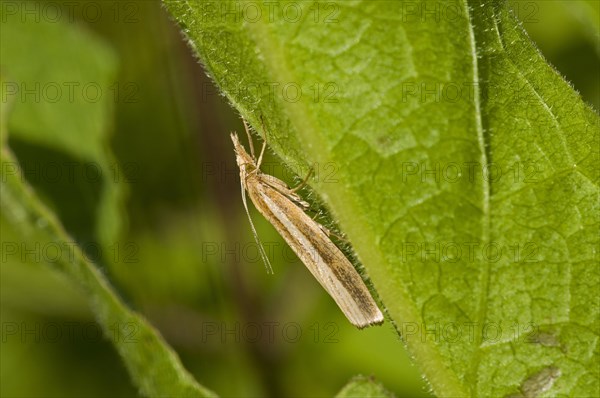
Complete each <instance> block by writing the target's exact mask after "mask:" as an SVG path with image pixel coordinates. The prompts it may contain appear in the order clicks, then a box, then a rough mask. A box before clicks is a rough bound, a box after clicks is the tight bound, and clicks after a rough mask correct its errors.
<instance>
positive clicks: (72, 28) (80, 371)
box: [0, 1, 600, 397]
mask: <svg viewBox="0 0 600 398" xmlns="http://www.w3.org/2000/svg"><path fill="white" fill-rule="evenodd" d="M10 3H12V4H16V5H17V6H18V7H20V10H23V9H27V10H33V11H31V12H32V14H31V15H33V16H34V17H33V18H35V15H36V14H35V13H36V12H37V13H38V14H39V15H41V16H42V20H43V19H44V14H43V12H44V9H46V11H45V12H47V13H51V12H54V11H53V9H52V8H45V7H46V6H47V5H48V4H50V3H51V7H61V10H62V11H61V12H62V14H61V15H62V17H61V18H60V21H59V22H57V23H60V24H61V25H64V28H65V29H64V32H69V33H68V34H69V35H71V34H72V35H75V36H77V37H85V38H86V39H85V40H82V45H84V46H85V43H86V40H90V42H93V43H94V45H95V46H97V47H98V48H102V49H103V50H102V51H104V52H105V53H106V54H104V55H103V57H104V59H105V60H109V61H107V62H105V63H106V64H107V65H109V66H110V65H112V66H111V67H113V68H114V70H115V71H116V74H115V75H114V76H112V77H111V79H110V101H108V106H107V111H106V113H105V114H101V115H97V117H98V120H96V119H87V118H84V119H85V120H84V121H85V122H87V123H90V124H94V125H96V124H100V125H101V130H102V131H107V132H108V135H107V140H106V141H105V142H104V141H103V144H102V145H104V148H103V149H104V150H105V151H104V152H103V153H105V155H102V156H104V157H102V156H100V155H98V154H90V155H89V157H87V158H86V159H94V162H98V163H99V164H100V163H102V164H103V165H104V166H103V167H105V169H103V170H104V171H105V173H104V174H103V176H104V177H105V178H104V179H103V180H101V181H100V182H98V181H96V180H93V179H91V178H79V179H77V178H76V179H75V180H74V181H71V180H69V181H66V182H65V181H63V180H64V179H63V180H61V181H62V182H63V183H62V184H60V183H56V181H54V180H52V179H49V178H47V176H45V174H44V172H43V170H44V169H45V168H50V167H52V166H53V165H56V164H67V163H68V162H76V163H77V162H81V161H82V160H81V159H78V158H77V156H76V155H74V153H75V154H76V153H77V148H75V149H74V150H72V151H68V150H61V148H65V147H68V145H64V146H60V145H59V146H56V145H53V143H51V142H49V143H44V140H43V139H41V138H40V137H33V135H32V133H31V132H29V131H28V130H27V123H28V120H29V119H35V118H34V117H32V116H31V115H30V114H28V113H27V112H26V111H27V109H38V108H39V107H41V106H43V104H40V101H36V100H35V98H34V97H25V100H23V101H16V103H15V104H14V106H13V110H14V113H11V115H10V118H9V120H8V125H9V133H10V137H9V142H8V145H9V146H10V147H11V148H12V150H13V151H14V153H15V154H16V155H17V157H18V159H19V161H20V162H21V163H22V164H30V165H32V166H31V167H30V173H29V174H28V175H27V176H26V177H27V180H28V181H29V182H30V183H31V184H32V186H33V187H34V188H35V189H36V192H38V193H39V194H40V196H42V197H43V198H44V200H45V202H46V203H47V204H48V206H50V207H51V208H53V209H54V210H55V211H56V213H57V214H59V216H60V217H61V220H63V223H64V225H65V227H66V228H67V230H68V231H69V233H70V234H71V235H72V236H73V237H74V239H75V240H76V241H77V242H79V243H83V244H84V248H87V249H88V250H87V251H88V254H89V255H90V256H91V257H92V258H94V259H95V260H96V262H97V263H98V264H99V267H100V268H101V270H102V271H103V273H105V274H106V275H107V277H108V278H109V279H110V281H111V282H112V284H113V285H114V286H115V287H116V288H117V289H118V291H119V293H120V295H121V296H122V297H123V298H124V300H126V302H127V303H128V304H129V305H130V306H131V307H132V308H134V309H136V310H137V311H139V312H141V313H143V314H144V315H145V316H146V317H147V318H148V319H149V320H150V322H151V323H152V324H153V325H155V326H156V327H157V328H158V329H159V330H160V332H161V333H162V335H163V336H164V337H165V339H166V340H167V341H168V342H169V344H170V345H171V346H172V347H173V348H174V349H175V350H176V351H177V352H178V354H179V355H180V357H181V359H182V361H183V363H184V365H185V366H186V368H187V369H188V370H189V371H190V372H191V373H192V374H193V375H194V376H195V377H196V378H197V380H199V382H200V383H201V384H203V385H204V386H206V387H208V388H210V389H212V390H213V391H215V392H217V393H218V394H220V395H221V396H266V395H268V396H303V397H311V396H315V397H316V396H332V395H334V394H335V393H337V392H338V391H339V390H340V389H341V388H342V387H343V386H344V384H345V383H346V382H347V381H348V380H349V379H350V378H351V377H352V376H354V375H356V374H364V375H372V376H374V377H375V378H376V379H377V380H378V381H380V382H382V383H383V385H384V386H386V387H387V388H388V389H390V390H391V391H393V392H394V393H395V394H396V395H397V396H399V397H426V396H430V394H429V393H428V390H427V387H426V384H425V382H424V381H422V380H421V377H420V375H419V373H418V371H417V369H415V368H414V367H413V366H412V365H411V364H410V360H409V358H408V357H407V354H406V353H405V351H404V349H403V345H402V344H401V343H400V342H399V338H398V336H397V335H396V333H395V332H394V330H393V329H392V327H391V325H389V323H386V324H385V325H384V326H382V327H374V328H370V329H367V330H363V331H358V330H355V329H354V328H353V327H352V326H351V325H350V324H349V323H348V322H347V321H346V320H345V318H344V317H343V315H342V314H341V312H340V311H339V310H338V309H337V307H336V306H335V304H334V303H333V301H332V300H331V299H330V298H329V297H328V296H327V294H326V293H325V292H324V291H323V289H321V288H320V286H319V285H318V284H317V282H316V281H315V280H314V279H313V278H312V277H311V276H310V274H309V273H308V271H307V270H306V269H305V268H304V266H303V265H302V264H301V263H300V262H299V261H298V260H297V259H296V258H295V256H293V254H292V253H291V251H290V250H289V249H288V248H287V247H286V246H285V244H284V243H283V241H282V240H281V239H280V238H279V237H278V235H277V234H276V233H275V231H274V230H273V229H272V227H270V226H269V225H268V223H267V222H266V221H265V220H264V219H263V218H262V217H260V216H258V214H257V213H256V212H255V211H253V216H254V222H255V224H256V226H257V229H258V230H259V235H260V236H261V238H262V240H263V241H264V242H265V243H266V246H267V248H268V249H270V250H271V251H272V263H273V264H274V268H275V275H274V276H271V275H267V273H266V272H265V269H264V266H263V264H262V262H261V261H260V258H259V256H258V253H257V251H256V246H255V244H254V240H253V237H252V235H251V233H250V226H249V225H248V221H247V219H246V216H245V214H244V212H243V207H242V203H241V198H240V187H239V181H238V176H237V168H236V165H235V160H234V156H233V151H232V148H231V143H230V139H229V132H230V131H238V132H242V131H243V127H242V125H241V122H240V120H239V117H238V115H237V113H236V112H235V110H233V109H232V108H231V107H230V106H229V105H228V103H227V100H226V99H225V98H224V97H223V96H221V95H220V94H219V93H218V90H217V89H216V88H215V87H214V85H213V84H212V82H211V81H210V79H209V78H208V77H207V76H206V75H205V73H204V71H203V69H202V66H201V64H200V63H199V62H198V60H196V59H195V58H194V55H193V51H192V50H191V49H190V47H188V45H187V44H186V42H185V41H184V39H183V36H182V35H181V34H180V32H179V31H178V28H177V26H175V24H174V23H173V22H172V21H171V19H170V17H169V16H168V15H167V13H166V12H165V10H164V9H163V8H162V7H161V4H160V3H159V2H158V1H131V2H130V1H127V2H112V1H103V2H80V1H76V2H73V1H65V2H62V3H61V2H47V3H32V2H28V3H15V2H3V3H2V13H3V14H2V32H0V33H1V36H2V46H3V47H4V48H3V52H2V59H0V63H1V65H2V74H3V78H6V76H4V75H7V76H8V79H9V80H10V78H11V77H14V75H15V74H18V73H20V71H21V70H27V69H28V68H31V69H35V67H36V65H38V67H39V68H41V69H43V68H45V67H47V68H50V67H55V68H69V67H72V65H71V64H70V62H69V61H70V60H69V59H66V60H62V62H63V63H64V65H63V64H61V63H59V62H57V61H56V60H54V59H53V56H54V55H55V54H56V52H57V51H61V50H60V47H61V43H62V41H61V40H62V39H61V37H60V36H58V37H50V36H48V35H45V36H44V35H37V36H36V35H35V34H30V33H31V32H19V31H18V30H16V31H15V29H13V28H11V29H12V30H11V29H9V28H8V24H7V23H6V21H7V18H10V17H11V16H10V15H9V14H10V13H12V12H13V9H12V8H7V7H6V4H10ZM512 3H513V5H514V9H515V13H516V14H517V16H518V17H520V19H521V20H522V21H523V23H524V26H525V28H526V29H527V31H528V32H529V34H530V35H531V38H532V39H533V40H534V41H535V42H536V43H537V44H538V46H539V47H540V50H541V51H542V53H543V54H544V55H545V56H546V58H547V59H548V61H549V62H550V63H551V64H553V65H554V66H555V67H556V68H557V69H558V70H559V71H560V73H561V74H563V75H564V76H565V77H566V78H567V80H569V81H571V82H572V84H573V85H574V87H575V88H576V89H577V90H578V91H579V92H580V93H581V94H582V96H583V97H584V99H585V100H586V101H587V102H588V103H590V104H592V105H593V106H594V108H595V109H598V108H599V106H600V76H599V75H600V74H599V72H598V71H599V70H600V61H599V58H600V42H599V37H598V31H599V26H600V20H599V18H600V17H599V16H600V13H599V9H600V7H599V4H600V3H599V2H596V1H594V2H591V1H589V2H585V1H569V2H559V1H540V2H531V1H527V2H525V1H515V2H512ZM24 4H27V5H24ZM26 7H30V8H26ZM36 7H37V8H36ZM36 10H37V11H36ZM98 10H99V12H98ZM31 15H30V17H31ZM53 15H56V14H47V15H45V17H46V19H49V18H50V19H51V17H52V16H53ZM18 26H19V27H20V28H23V27H24V26H27V25H25V24H22V25H18ZM40 36H42V37H44V40H41V41H39V42H36V41H34V40H33V39H35V38H36V37H40ZM32 38H33V39H32ZM52 40H54V42H52ZM72 40H77V39H72ZM8 47H10V49H7V50H5V49H6V48H8ZM94 48H95V47H94ZM74 51H75V52H76V53H77V52H78V51H83V50H82V49H81V50H80V49H74ZM96 53H97V52H96ZM9 56H10V57H11V58H10V59H9V58H8V57H9ZM98 56H100V55H98ZM15 65H17V66H19V72H17V71H16V70H15ZM41 69H40V70H41ZM82 73H83V75H85V74H84V73H85V71H82ZM83 75H82V76H83ZM108 75H109V76H110V73H108ZM16 80H18V79H16ZM21 88H22V87H21ZM3 89H4V87H3ZM19 98H23V97H19ZM28 98H30V99H31V98H33V99H31V101H30V100H29V99H28ZM3 101H5V95H4V94H3ZM41 102H43V101H41ZM36 107H37V108H36ZM20 112H22V113H20ZM79 116H80V115H79ZM40 117H42V116H40ZM77 117H78V115H75V114H74V115H73V118H77ZM13 118H14V119H15V121H13ZM19 118H21V119H19ZM19 120H21V121H19ZM34 122H35V120H34ZM34 122H32V123H34ZM99 128H100V127H99ZM61 129H63V128H62V126H60V125H59V127H58V130H61ZM64 134H66V133H64ZM46 136H47V135H46ZM32 137H33V138H32ZM57 148H58V149H57ZM81 151H82V152H83V151H84V149H83V148H81ZM106 154H108V155H106ZM100 158H102V160H99V159H100ZM265 162H266V166H267V167H268V170H267V171H268V172H270V173H272V174H275V175H279V176H280V177H282V178H283V179H285V180H287V181H288V182H290V183H293V178H291V173H289V172H285V170H284V168H283V167H282V166H280V165H279V163H278V162H277V159H275V158H274V157H273V156H271V155H270V154H269V155H268V156H267V159H266V160H265ZM36 167H37V169H36ZM3 172H4V170H3ZM44 176H45V177H46V178H44ZM107 176H109V177H108V178H106V177H107ZM0 221H1V232H2V244H3V246H2V250H3V254H2V264H1V268H0V272H1V273H0V277H1V279H0V298H1V307H0V310H1V311H0V317H1V324H2V341H1V345H0V348H1V351H0V354H1V357H0V380H1V382H0V386H1V387H0V395H2V396H3V397H47V396H53V397H71V396H72V397H75V396H77V397H104V396H113V397H119V396H121V397H125V396H135V395H136V391H135V389H134V387H133V386H132V384H131V382H130V381H129V378H128V376H127V373H126V370H125V368H124V366H123V365H122V364H121V361H120V359H119V357H118V356H117V354H116V352H115V350H114V348H113V347H112V346H111V345H110V344H109V343H108V342H107V341H106V340H104V339H103V338H102V336H101V332H100V329H99V327H98V326H97V325H96V324H95V323H94V317H93V315H92V313H91V311H90V309H89V307H88V305H87V303H86V300H85V297H84V296H83V294H81V293H80V292H79V291H78V290H77V289H75V288H74V287H72V286H71V285H70V283H69V282H68V281H67V280H66V279H65V278H64V277H62V276H61V275H59V274H57V273H56V272H54V271H53V270H52V269H51V268H49V267H48V266H47V264H45V263H44V261H43V257H44V256H43V255H42V256H41V257H42V258H41V259H40V258H36V257H35V256H34V255H25V256H23V255H22V254H12V252H9V250H8V249H9V248H12V246H11V244H14V243H16V244H17V245H21V244H25V245H26V246H25V247H27V248H34V251H35V239H34V237H29V238H28V239H29V240H27V241H25V240H24V239H23V237H22V236H21V235H20V233H19V232H18V231H16V230H15V229H13V226H12V224H11V223H10V217H7V215H6V214H2V217H1V219H0ZM94 244H95V245H94ZM27 245H28V246H27ZM96 247H98V248H99V249H98V250H95V248H96ZM19 248H22V246H19ZM132 333H133V334H134V333H135V331H132ZM257 333H259V334H260V336H257Z"/></svg>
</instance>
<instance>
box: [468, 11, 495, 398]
mask: <svg viewBox="0 0 600 398" xmlns="http://www.w3.org/2000/svg"><path fill="white" fill-rule="evenodd" d="M463 11H464V12H465V15H466V16H467V25H468V30H469V45H470V50H471V59H472V63H473V83H474V85H473V86H474V101H473V102H474V105H475V128H476V131H477V142H478V145H479V151H480V153H481V165H480V167H487V165H488V162H489V158H488V154H487V150H486V142H485V135H484V132H483V117H484V115H483V114H482V112H481V95H480V90H479V87H480V82H481V81H480V79H479V62H478V58H477V43H476V40H475V32H474V31H473V16H472V15H471V8H470V7H469V4H468V0H465V1H464V2H463ZM481 180H482V191H483V195H482V200H483V202H482V206H481V211H482V236H481V239H482V241H483V244H484V245H487V244H488V243H489V241H490V229H491V225H490V223H491V217H490V193H491V192H490V182H489V181H488V179H487V178H482V179H481ZM482 268H483V269H482V274H481V276H480V281H481V287H480V294H479V304H478V306H479V311H478V314H477V319H476V324H477V325H482V324H483V322H484V321H485V318H486V316H487V300H488V295H489V285H490V263H489V261H483V267H482ZM481 344H482V333H476V334H475V341H474V352H473V360H472V361H471V369H470V371H469V378H470V379H471V380H473V381H475V382H474V383H471V396H472V397H476V396H477V391H478V387H479V378H478V377H477V375H478V374H477V369H479V365H480V364H481V354H482V349H481Z"/></svg>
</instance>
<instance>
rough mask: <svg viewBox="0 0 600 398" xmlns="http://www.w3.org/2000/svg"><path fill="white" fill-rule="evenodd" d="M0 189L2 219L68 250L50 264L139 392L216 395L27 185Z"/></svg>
mask: <svg viewBox="0 0 600 398" xmlns="http://www.w3.org/2000/svg"><path fill="white" fill-rule="evenodd" d="M0 161H1V166H2V167H3V168H4V167H5V166H6V165H7V164H15V163H16V160H15V159H14V157H13V155H12V153H11V152H10V151H9V149H8V148H7V147H3V148H2V153H1V156H0ZM0 188H1V189H2V196H1V200H0V209H2V214H3V217H6V218H7V219H8V220H9V221H11V222H12V224H13V225H15V226H16V227H17V228H19V230H20V231H21V232H22V234H23V236H24V237H25V238H26V239H27V238H30V239H31V238H34V239H32V240H35V241H36V242H38V243H39V245H40V246H41V247H48V246H49V245H51V244H53V245H57V246H59V247H61V248H70V249H69V254H68V255H67V254H65V255H61V256H59V258H58V259H57V261H55V262H53V263H52V265H53V266H54V267H56V269H58V270H60V271H61V272H63V273H64V274H65V275H66V276H67V277H68V278H69V279H71V281H72V282H73V283H74V284H75V285H76V286H79V287H80V288H81V289H82V290H83V292H84V293H85V295H86V296H87V297H88V300H89V303H90V306H91V308H92V311H93V312H94V314H95V315H96V319H97V321H98V323H99V324H100V326H101V327H102V330H103V331H104V333H105V336H106V337H107V338H108V339H109V340H110V341H111V342H112V343H113V344H114V345H115V348H116V349H117V351H118V352H119V354H120V355H121V357H122V358H123V361H124V362H125V365H126V367H127V369H128V370H129V373H130V374H131V377H132V379H133V382H134V384H135V385H136V386H137V387H138V389H139V391H140V393H141V394H143V395H145V396H149V397H155V396H176V397H212V396H215V395H214V393H212V392H211V391H210V390H207V389H206V388H204V387H202V386H200V385H198V383H197V382H196V381H195V380H194V378H193V377H192V376H191V375H190V374H189V373H188V372H187V371H186V370H185V369H184V368H183V366H182V365H181V362H180V361H179V358H178V357H177V354H176V353H175V352H174V351H173V350H172V349H171V348H170V347H169V346H168V345H167V343H166V342H165V341H164V340H163V338H162V337H161V336H160V334H159V333H158V332H157V331H156V330H155V329H154V328H153V327H152V326H151V325H150V324H148V322H147V321H146V320H145V319H144V318H143V317H142V316H141V315H139V314H137V313H135V312H133V311H131V310H130V309H128V308H127V307H126V306H125V305H124V304H123V302H122V301H121V300H120V299H119V297H118V296H117V295H116V293H115V292H114V291H113V289H112V287H111V286H110V285H109V283H108V281H107V280H106V279H105V277H104V275H102V273H101V272H100V271H99V270H98V269H97V268H96V266H95V265H94V264H92V263H91V262H90V261H89V260H88V257H87V256H86V255H85V254H84V253H83V252H82V251H81V249H79V247H77V246H73V245H71V244H70V242H72V240H71V239H70V238H69V236H68V235H67V233H66V232H65V230H64V229H63V228H62V226H61V225H60V222H59V221H58V220H57V219H56V217H55V216H54V215H53V214H52V213H51V212H50V211H49V209H47V208H46V207H45V206H44V204H43V203H42V202H41V201H40V200H39V198H37V197H36V195H35V193H34V192H33V190H32V189H31V187H30V186H28V185H27V184H24V183H23V181H22V180H21V179H20V178H18V177H17V176H16V175H13V174H8V175H6V176H4V178H3V179H2V182H1V183H0ZM65 250H66V249H65Z"/></svg>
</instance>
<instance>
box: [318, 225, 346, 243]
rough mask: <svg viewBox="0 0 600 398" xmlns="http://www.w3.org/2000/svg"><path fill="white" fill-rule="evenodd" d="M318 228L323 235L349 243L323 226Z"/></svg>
mask: <svg viewBox="0 0 600 398" xmlns="http://www.w3.org/2000/svg"><path fill="white" fill-rule="evenodd" d="M319 227H321V230H322V231H323V232H324V233H325V235H327V236H335V237H336V238H338V239H339V240H341V241H342V242H345V243H350V242H349V241H348V239H346V238H344V237H343V236H340V235H338V234H336V233H335V232H332V231H331V230H330V229H329V228H327V227H325V226H323V225H321V224H319Z"/></svg>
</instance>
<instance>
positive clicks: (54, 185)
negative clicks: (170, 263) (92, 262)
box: [0, 3, 124, 246]
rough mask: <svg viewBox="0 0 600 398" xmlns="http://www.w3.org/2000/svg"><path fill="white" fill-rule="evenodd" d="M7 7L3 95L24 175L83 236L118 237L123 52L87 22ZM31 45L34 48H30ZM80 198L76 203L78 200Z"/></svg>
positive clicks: (1, 47) (102, 240)
mask: <svg viewBox="0 0 600 398" xmlns="http://www.w3.org/2000/svg"><path fill="white" fill-rule="evenodd" d="M24 4H25V3H23V4H20V3H14V4H12V5H7V7H5V8H3V12H4V13H3V15H2V35H1V37H0V59H1V65H2V71H3V74H4V75H5V76H4V78H5V82H3V85H2V92H3V98H2V102H3V103H4V102H7V101H8V100H9V99H10V100H11V101H12V110H11V117H10V119H8V120H7V121H6V123H7V127H8V130H9V131H10V132H11V134H10V137H9V139H10V141H11V142H10V143H9V144H10V145H11V147H12V149H13V152H14V153H15V154H16V155H17V157H18V158H19V160H20V161H21V167H22V169H23V170H24V171H25V174H24V176H25V177H26V178H28V180H29V182H30V183H31V184H32V185H33V186H34V187H35V188H36V190H37V191H38V192H39V193H43V200H45V201H46V203H47V204H48V205H50V206H52V207H53V209H55V211H56V212H57V213H58V214H59V215H60V216H61V220H62V222H63V224H64V225H65V227H66V228H67V230H68V231H69V233H70V234H72V235H74V236H75V238H76V239H77V240H78V241H80V242H94V243H98V244H101V245H103V246H109V245H111V244H114V242H115V240H116V238H117V236H118V233H119V230H120V228H121V224H122V220H123V214H122V209H121V207H122V202H123V200H124V189H123V184H118V181H119V179H120V178H119V174H118V172H119V170H120V169H119V167H118V166H117V164H116V162H115V159H114V158H113V156H112V154H111V152H110V150H109V149H108V144H109V138H110V132H111V126H112V116H113V108H114V100H115V99H114V96H115V86H114V80H115V77H116V70H117V59H116V56H115V54H114V53H113V50H112V49H111V48H109V47H108V46H107V45H106V44H105V43H104V42H103V41H101V40H99V39H98V38H97V37H96V36H94V35H92V34H91V33H89V32H88V31H86V30H84V29H83V28H77V27H74V26H69V25H67V24H64V23H59V22H62V21H58V22H57V21H53V20H51V19H50V18H39V19H36V18H35V16H34V15H31V16H30V17H27V18H25V17H23V15H24V14H23V13H22V12H10V11H11V10H13V8H14V7H17V9H19V7H23V9H25V7H26V6H25V5H24ZM24 49H35V50H31V51H24ZM74 203H76V204H77V206H74V205H73V204H74Z"/></svg>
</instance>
